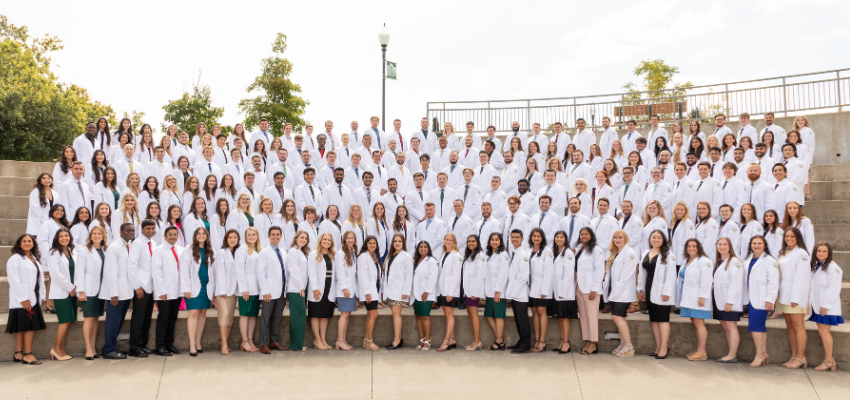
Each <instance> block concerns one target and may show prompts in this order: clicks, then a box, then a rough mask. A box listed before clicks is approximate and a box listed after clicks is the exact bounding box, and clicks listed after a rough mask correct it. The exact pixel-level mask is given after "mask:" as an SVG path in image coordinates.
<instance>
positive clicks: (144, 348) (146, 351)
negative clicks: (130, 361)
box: [141, 347, 153, 354]
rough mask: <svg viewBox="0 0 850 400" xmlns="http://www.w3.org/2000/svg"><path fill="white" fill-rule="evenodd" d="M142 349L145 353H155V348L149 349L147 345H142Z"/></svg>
mask: <svg viewBox="0 0 850 400" xmlns="http://www.w3.org/2000/svg"><path fill="white" fill-rule="evenodd" d="M141 351H142V353H145V354H150V353H153V350H151V349H149V348H147V347H142V350H141Z"/></svg>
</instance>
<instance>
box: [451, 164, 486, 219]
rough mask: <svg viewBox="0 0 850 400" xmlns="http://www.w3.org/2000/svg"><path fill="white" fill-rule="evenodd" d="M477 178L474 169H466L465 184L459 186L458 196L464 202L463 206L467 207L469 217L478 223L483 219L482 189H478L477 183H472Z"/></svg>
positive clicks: (464, 172)
mask: <svg viewBox="0 0 850 400" xmlns="http://www.w3.org/2000/svg"><path fill="white" fill-rule="evenodd" d="M474 176H475V172H474V171H473V170H472V168H466V169H464V170H463V179H464V180H465V182H464V183H463V184H462V185H460V186H458V188H457V195H458V197H459V198H460V199H461V200H463V204H464V205H465V206H466V210H467V211H466V212H467V213H468V214H469V217H470V218H472V220H473V221H478V219H479V218H480V217H481V200H482V197H483V196H482V194H481V188H479V187H478V185H476V184H475V183H473V182H472V178H473V177H474Z"/></svg>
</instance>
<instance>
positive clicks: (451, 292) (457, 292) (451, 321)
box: [437, 233, 477, 351]
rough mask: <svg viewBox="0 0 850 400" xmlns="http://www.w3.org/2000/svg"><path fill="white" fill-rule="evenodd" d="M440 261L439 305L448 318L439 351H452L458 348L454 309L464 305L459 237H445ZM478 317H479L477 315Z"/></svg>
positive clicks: (448, 235) (449, 235) (449, 234)
mask: <svg viewBox="0 0 850 400" xmlns="http://www.w3.org/2000/svg"><path fill="white" fill-rule="evenodd" d="M442 254H443V256H442V258H441V259H440V260H439V261H440V274H439V278H438V279H439V281H438V284H437V286H438V289H437V292H438V293H440V296H439V297H438V299H437V303H438V304H439V305H440V307H441V308H442V309H443V314H444V315H445V316H446V337H445V338H444V339H443V344H442V345H440V347H439V348H438V349H437V351H446V350H451V349H454V348H456V347H457V340H455V315H454V309H455V308H459V307H460V306H461V305H462V304H463V295H464V293H463V289H462V288H461V279H462V278H463V256H462V255H461V254H460V251H459V250H458V247H457V237H456V236H455V235H454V234H453V233H447V234H446V236H445V237H443V251H442ZM476 316H477V315H476Z"/></svg>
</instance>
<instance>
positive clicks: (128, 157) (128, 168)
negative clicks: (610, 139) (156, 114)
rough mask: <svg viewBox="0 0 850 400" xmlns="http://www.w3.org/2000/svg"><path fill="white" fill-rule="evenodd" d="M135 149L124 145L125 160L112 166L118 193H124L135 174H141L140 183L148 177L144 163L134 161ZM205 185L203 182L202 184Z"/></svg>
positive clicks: (129, 145)
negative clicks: (131, 176) (128, 181)
mask: <svg viewBox="0 0 850 400" xmlns="http://www.w3.org/2000/svg"><path fill="white" fill-rule="evenodd" d="M134 153H135V148H134V147H133V145H132V144H129V143H128V144H126V145H124V158H122V159H121V160H118V161H117V162H115V163H113V164H111V165H112V167H113V168H115V175H116V177H115V179H117V180H118V182H117V183H118V191H119V192H123V191H124V189H126V188H127V176H129V175H130V174H131V173H133V172H135V173H137V174H139V182H144V181H145V178H147V176H146V175H145V166H144V165H142V163H140V162H138V161H136V160H135V159H133V154H134ZM202 183H203V182H202Z"/></svg>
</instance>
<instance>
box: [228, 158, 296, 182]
mask: <svg viewBox="0 0 850 400" xmlns="http://www.w3.org/2000/svg"><path fill="white" fill-rule="evenodd" d="M235 164H236V172H238V173H239V175H242V169H241V168H239V163H238V162H237V163H235ZM284 168H286V167H284ZM283 179H286V173H284V174H283Z"/></svg>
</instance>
